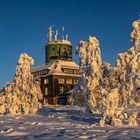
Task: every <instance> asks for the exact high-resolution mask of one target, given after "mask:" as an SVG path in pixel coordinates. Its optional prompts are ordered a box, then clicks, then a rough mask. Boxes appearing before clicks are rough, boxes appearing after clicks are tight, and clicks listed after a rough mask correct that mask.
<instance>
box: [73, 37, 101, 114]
mask: <svg viewBox="0 0 140 140" xmlns="http://www.w3.org/2000/svg"><path fill="white" fill-rule="evenodd" d="M78 52H79V55H80V71H81V74H82V78H81V79H80V80H79V84H78V86H77V87H76V88H75V91H74V96H75V97H74V98H76V99H75V100H76V101H77V100H78V97H79V96H81V97H82V98H83V100H82V101H84V105H85V106H87V108H89V109H90V110H91V108H94V111H97V110H96V107H95V106H96V97H95V94H94V89H95V88H96V87H97V86H98V85H99V81H100V79H101V68H100V67H101V64H102V60H101V54H100V53H101V52H100V48H99V41H98V40H97V39H96V38H95V37H89V39H88V41H86V42H84V41H80V43H79V46H78ZM76 92H77V93H78V94H77V93H76ZM92 106H94V107H92Z"/></svg>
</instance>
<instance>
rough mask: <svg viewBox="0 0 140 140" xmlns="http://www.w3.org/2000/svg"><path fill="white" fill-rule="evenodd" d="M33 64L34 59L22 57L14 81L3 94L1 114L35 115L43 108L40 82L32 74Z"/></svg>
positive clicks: (0, 105)
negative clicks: (31, 67)
mask: <svg viewBox="0 0 140 140" xmlns="http://www.w3.org/2000/svg"><path fill="white" fill-rule="evenodd" d="M33 63H34V60H33V58H32V57H29V56H28V55H27V54H21V55H20V58H19V61H18V63H17V68H16V73H15V77H14V81H13V82H11V83H8V84H7V86H6V87H5V93H4V95H2V94H1V97H2V98H1V99H2V100H1V104H0V113H1V114H4V113H10V114H34V113H36V112H37V111H38V109H39V108H41V104H40V102H39V100H42V93H41V90H40V81H39V79H37V78H34V76H33V75H32V74H31V72H30V65H32V64H33Z"/></svg>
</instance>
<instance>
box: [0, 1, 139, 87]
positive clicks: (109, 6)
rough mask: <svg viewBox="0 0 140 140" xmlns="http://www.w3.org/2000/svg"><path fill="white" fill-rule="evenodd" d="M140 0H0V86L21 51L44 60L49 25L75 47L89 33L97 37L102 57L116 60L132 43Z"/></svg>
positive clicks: (8, 77)
mask: <svg viewBox="0 0 140 140" xmlns="http://www.w3.org/2000/svg"><path fill="white" fill-rule="evenodd" d="M138 15H140V0H81V1H80V0H0V86H3V85H4V84H5V83H6V82H8V81H11V80H12V79H13V76H14V73H15V68H16V63H17V61H18V58H19V55H20V53H27V54H29V55H30V56H32V57H33V58H34V60H35V65H40V64H44V61H45V50H44V49H45V47H44V46H45V45H46V43H47V31H48V27H49V26H50V25H53V26H54V29H56V28H58V29H59V30H61V28H62V26H64V27H65V32H66V34H69V40H70V41H71V42H72V45H73V59H74V60H75V61H77V62H78V57H77V56H76V55H75V47H76V45H77V44H78V43H79V41H80V40H87V39H88V36H89V35H92V36H96V37H97V39H98V40H99V41H100V47H101V53H102V58H103V61H108V62H110V63H111V64H112V65H114V64H115V60H116V56H117V54H118V53H120V52H123V51H126V50H127V49H129V48H130V47H132V43H131V42H130V32H131V31H132V27H131V26H132V22H133V21H134V20H136V19H138Z"/></svg>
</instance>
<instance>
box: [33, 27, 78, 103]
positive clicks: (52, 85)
mask: <svg viewBox="0 0 140 140" xmlns="http://www.w3.org/2000/svg"><path fill="white" fill-rule="evenodd" d="M52 33H53V31H52V28H51V27H50V28H49V39H48V44H47V45H46V46H45V54H46V58H45V64H44V65H41V66H38V67H33V68H31V72H32V74H33V75H34V76H38V77H39V78H40V79H41V90H42V94H43V102H44V103H49V104H59V103H60V102H59V99H60V97H61V98H62V97H63V99H64V100H63V104H66V100H67V99H66V94H64V93H66V92H67V91H69V90H71V89H72V88H73V87H74V86H75V85H76V84H77V83H78V78H79V77H80V73H79V65H78V64H76V63H75V62H74V61H73V60H72V45H71V43H70V41H68V40H67V37H66V39H62V40H58V39H57V35H58V31H56V34H55V37H54V39H53V34H52ZM60 95H61V96H60ZM63 95H64V96H63ZM61 101H62V100H61ZM61 104H62V102H61Z"/></svg>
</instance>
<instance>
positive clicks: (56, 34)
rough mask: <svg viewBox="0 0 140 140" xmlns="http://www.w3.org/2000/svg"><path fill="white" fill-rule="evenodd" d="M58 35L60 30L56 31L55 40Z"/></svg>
mask: <svg viewBox="0 0 140 140" xmlns="http://www.w3.org/2000/svg"><path fill="white" fill-rule="evenodd" d="M57 36H58V30H56V33H55V40H57Z"/></svg>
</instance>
